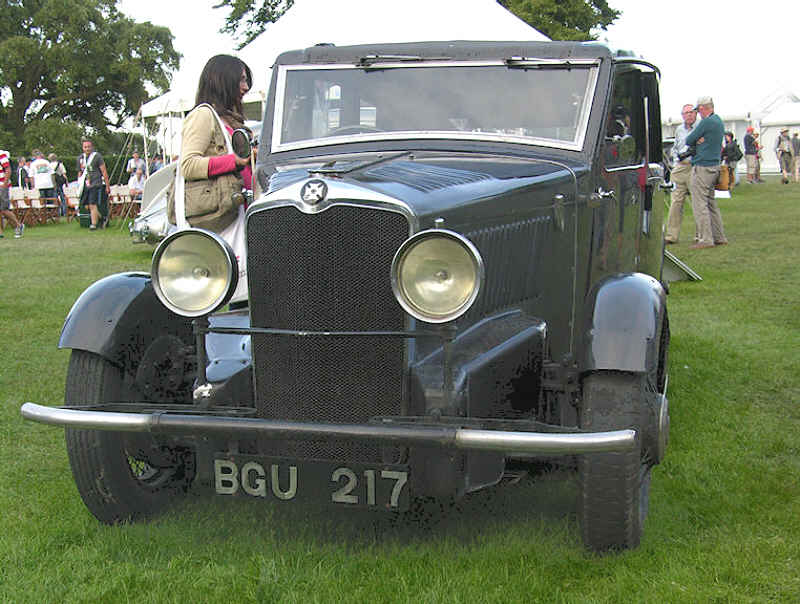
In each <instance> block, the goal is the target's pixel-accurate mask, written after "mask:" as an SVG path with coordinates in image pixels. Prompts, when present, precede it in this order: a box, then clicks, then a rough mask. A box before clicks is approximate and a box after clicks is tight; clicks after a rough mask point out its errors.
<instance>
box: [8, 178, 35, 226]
mask: <svg viewBox="0 0 800 604" xmlns="http://www.w3.org/2000/svg"><path fill="white" fill-rule="evenodd" d="M25 191H26V189H23V188H22V187H11V191H9V205H10V206H11V211H12V212H14V215H15V216H16V217H17V220H18V221H19V222H20V223H22V224H24V225H25V226H30V225H31V224H32V223H34V222H35V221H33V220H32V214H31V204H30V202H29V201H28V199H27V197H26V195H25Z"/></svg>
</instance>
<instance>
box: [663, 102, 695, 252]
mask: <svg viewBox="0 0 800 604" xmlns="http://www.w3.org/2000/svg"><path fill="white" fill-rule="evenodd" d="M681 117H682V118H683V123H682V124H681V125H680V126H678V127H677V129H676V130H675V142H674V143H673V145H672V151H671V155H672V166H673V167H672V173H671V175H670V180H671V181H672V183H673V185H674V187H673V189H672V193H671V194H670V198H671V199H672V202H671V203H670V206H669V216H668V218H667V232H666V234H665V235H664V241H666V242H667V244H672V243H678V238H679V237H680V233H681V222H682V221H683V206H684V204H685V203H686V196H687V195H688V194H689V181H690V179H691V176H692V162H691V160H690V159H689V158H688V157H687V158H686V159H680V158H679V157H678V156H679V155H680V154H681V153H683V152H684V151H686V150H687V148H688V147H687V146H686V137H687V136H688V135H689V133H690V132H691V131H692V129H693V128H694V125H695V123H696V121H697V112H696V111H695V110H694V107H693V106H692V105H690V104H686V105H684V106H683V109H681Z"/></svg>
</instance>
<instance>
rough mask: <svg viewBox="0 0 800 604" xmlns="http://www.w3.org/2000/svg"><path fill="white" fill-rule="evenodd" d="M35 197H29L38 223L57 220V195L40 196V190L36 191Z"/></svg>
mask: <svg viewBox="0 0 800 604" xmlns="http://www.w3.org/2000/svg"><path fill="white" fill-rule="evenodd" d="M36 194H37V197H32V198H31V206H32V209H33V211H34V213H35V215H36V220H37V222H39V224H46V223H47V222H48V221H50V222H58V212H59V208H60V202H59V199H58V197H42V195H41V192H40V191H36Z"/></svg>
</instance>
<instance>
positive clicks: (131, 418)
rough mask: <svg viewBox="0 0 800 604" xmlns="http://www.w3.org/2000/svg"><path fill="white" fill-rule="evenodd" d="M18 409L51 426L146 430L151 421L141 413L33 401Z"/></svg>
mask: <svg viewBox="0 0 800 604" xmlns="http://www.w3.org/2000/svg"><path fill="white" fill-rule="evenodd" d="M20 411H21V412H22V417H24V418H25V419H28V420H31V421H34V422H39V423H40V424H49V425H51V426H64V427H65V428H92V429H95V430H112V431H113V430H119V431H122V432H148V431H149V430H150V424H151V423H152V419H151V416H150V415H144V414H142V413H117V412H114V413H108V412H106V411H83V410H77V409H60V408H58V407H45V406H43V405H36V404H34V403H25V404H24V405H22V408H21V409H20Z"/></svg>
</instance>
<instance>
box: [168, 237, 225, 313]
mask: <svg viewBox="0 0 800 604" xmlns="http://www.w3.org/2000/svg"><path fill="white" fill-rule="evenodd" d="M152 277H153V288H154V289H155V292H156V295H157V296H158V299H159V300H161V302H162V303H163V304H164V306H166V307H167V308H169V309H170V310H171V311H173V312H175V313H177V314H179V315H183V316H184V317H200V316H202V315H207V314H209V313H212V312H214V311H215V310H217V309H218V308H220V307H221V306H223V305H224V304H226V303H227V302H228V300H230V298H231V296H232V295H233V292H234V291H235V290H236V284H237V282H238V280H239V267H238V262H237V261H236V255H235V254H234V253H233V250H232V249H231V246H230V245H228V244H227V243H226V242H225V240H224V239H222V237H220V236H219V235H217V234H216V233H212V232H210V231H205V230H202V229H186V230H183V231H176V232H175V233H172V234H171V235H170V236H169V237H167V238H166V239H164V240H163V241H162V242H161V243H160V244H159V246H158V248H156V251H155V253H154V254H153V267H152Z"/></svg>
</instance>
